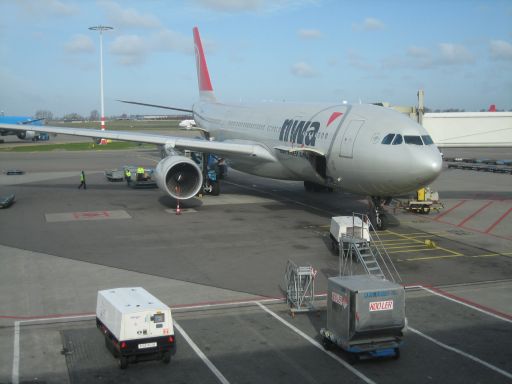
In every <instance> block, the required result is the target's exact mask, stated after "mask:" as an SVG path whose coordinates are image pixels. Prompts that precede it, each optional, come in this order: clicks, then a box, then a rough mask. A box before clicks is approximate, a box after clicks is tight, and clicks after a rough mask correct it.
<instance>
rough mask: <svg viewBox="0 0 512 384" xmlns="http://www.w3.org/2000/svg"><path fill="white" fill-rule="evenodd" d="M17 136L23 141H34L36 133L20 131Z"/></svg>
mask: <svg viewBox="0 0 512 384" xmlns="http://www.w3.org/2000/svg"><path fill="white" fill-rule="evenodd" d="M16 136H18V138H19V139H21V140H32V139H33V138H34V137H36V133H35V132H34V131H19V132H18V133H17V134H16Z"/></svg>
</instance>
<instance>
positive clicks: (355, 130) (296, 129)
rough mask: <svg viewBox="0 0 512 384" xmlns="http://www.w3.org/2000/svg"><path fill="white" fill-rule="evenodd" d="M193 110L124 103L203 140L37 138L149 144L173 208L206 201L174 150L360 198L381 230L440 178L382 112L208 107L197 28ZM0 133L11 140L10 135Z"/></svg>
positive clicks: (402, 119)
mask: <svg viewBox="0 0 512 384" xmlns="http://www.w3.org/2000/svg"><path fill="white" fill-rule="evenodd" d="M193 36H194V45H195V57H196V69H197V76H198V86H199V101H198V102H196V103H194V104H193V106H192V109H190V110H187V109H182V108H174V107H167V106H162V105H155V104H147V103H140V102H135V101H125V102H128V103H131V104H137V105H146V106H153V107H158V108H166V109H175V110H180V111H185V112H189V113H192V115H193V119H194V122H195V123H196V124H197V127H198V128H200V129H201V130H202V131H204V137H200V138H184V137H176V136H164V135H156V134H149V133H137V132H123V131H108V130H105V131H101V130H95V129H81V128H63V127H50V126H45V127H44V131H46V132H50V133H57V134H58V133H61V134H68V135H77V136H86V137H96V138H98V137H102V138H106V139H112V140H121V141H135V142H143V143H152V144H159V145H161V146H163V149H164V150H165V154H166V155H167V156H166V157H164V158H163V159H162V160H160V162H159V163H158V165H157V166H156V169H155V177H156V181H157V185H158V186H159V187H160V188H161V189H162V190H163V191H165V192H166V193H167V194H169V195H170V196H171V197H173V198H175V199H178V200H185V199H190V198H193V197H194V196H196V195H197V194H198V193H199V191H200V190H201V188H203V189H205V190H206V191H207V192H208V188H211V185H209V181H208V177H205V176H206V174H205V173H204V172H203V170H201V169H200V167H199V166H198V165H197V164H196V163H195V162H194V161H193V160H192V159H190V158H189V157H186V156H184V155H183V152H182V151H184V150H190V151H196V152H203V153H211V154H215V155H217V156H219V157H222V158H225V159H226V160H228V162H229V165H230V166H231V167H232V168H234V169H237V170H240V171H243V172H246V173H249V174H253V175H258V176H264V177H269V178H275V179H284V180H296V181H303V182H304V187H305V188H306V190H308V191H311V190H316V189H318V188H319V187H323V188H330V189H341V190H344V191H347V192H351V193H354V194H359V195H365V196H369V197H370V198H371V199H369V201H370V203H371V204H370V218H371V220H372V222H373V224H374V226H375V227H376V228H377V229H384V228H385V227H386V223H387V218H386V214H385V210H384V204H385V203H389V202H390V201H391V198H392V197H393V196H397V195H403V194H406V193H409V192H412V191H415V190H417V189H419V188H421V187H424V186H426V185H428V184H430V183H431V182H432V181H433V180H435V179H436V178H437V176H439V174H440V172H441V168H442V159H441V153H440V152H439V150H438V149H437V147H436V146H435V145H434V143H433V141H432V139H431V137H430V136H429V135H428V133H427V131H426V130H425V129H424V128H423V127H422V126H421V125H419V124H417V123H416V122H414V121H413V120H411V119H410V118H409V117H407V116H405V115H403V114H401V113H399V112H397V111H394V110H392V109H389V108H385V107H381V106H376V105H371V104H348V103H316V104H314V103H307V104H306V103H285V102H282V103H269V102H265V103H254V104H226V103H222V102H219V101H217V98H216V95H215V93H214V91H213V87H212V83H211V80H210V75H209V72H208V67H207V65H206V59H205V55H204V51H203V46H202V43H201V38H200V36H199V30H198V28H197V27H195V28H194V29H193ZM0 128H4V129H14V130H19V129H20V127H19V126H17V125H9V124H0Z"/></svg>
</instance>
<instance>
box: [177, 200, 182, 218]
mask: <svg viewBox="0 0 512 384" xmlns="http://www.w3.org/2000/svg"><path fill="white" fill-rule="evenodd" d="M176 214H177V215H181V209H180V201H179V200H178V204H177V205H176Z"/></svg>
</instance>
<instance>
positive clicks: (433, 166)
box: [418, 149, 443, 184]
mask: <svg viewBox="0 0 512 384" xmlns="http://www.w3.org/2000/svg"><path fill="white" fill-rule="evenodd" d="M442 169H443V159H442V158H441V154H440V153H439V151H438V150H437V149H436V152H432V153H429V154H425V155H424V156H421V158H420V159H418V175H419V177H418V181H420V182H421V183H422V184H429V183H431V182H432V181H434V180H435V179H436V178H437V177H438V176H439V174H440V173H441V170H442Z"/></svg>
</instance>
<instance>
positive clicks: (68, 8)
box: [17, 0, 79, 17]
mask: <svg viewBox="0 0 512 384" xmlns="http://www.w3.org/2000/svg"><path fill="white" fill-rule="evenodd" d="M17 4H19V5H20V6H21V8H22V9H23V10H24V11H25V12H26V13H28V14H30V15H33V16H38V17H40V16H42V15H51V16H71V15H75V14H77V13H79V8H78V5H76V4H75V3H73V2H69V1H68V2H64V1H60V0H37V1H33V0H18V2H17Z"/></svg>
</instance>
